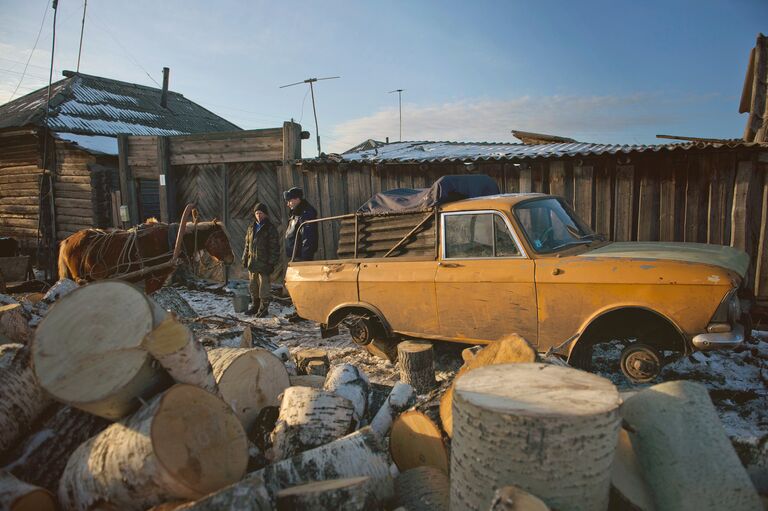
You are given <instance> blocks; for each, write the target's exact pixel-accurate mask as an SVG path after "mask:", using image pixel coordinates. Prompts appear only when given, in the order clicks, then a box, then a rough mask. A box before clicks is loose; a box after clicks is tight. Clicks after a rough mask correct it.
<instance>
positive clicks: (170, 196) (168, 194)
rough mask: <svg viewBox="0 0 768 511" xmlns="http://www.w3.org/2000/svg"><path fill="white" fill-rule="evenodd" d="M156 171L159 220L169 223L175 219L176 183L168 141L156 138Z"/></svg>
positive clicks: (165, 138)
mask: <svg viewBox="0 0 768 511" xmlns="http://www.w3.org/2000/svg"><path fill="white" fill-rule="evenodd" d="M157 167H158V168H157V171H158V175H159V178H158V179H159V182H160V220H161V221H163V222H167V223H171V222H173V221H174V220H175V219H176V214H177V211H176V183H175V181H174V178H173V175H172V172H173V171H172V167H171V154H170V140H169V139H168V137H157Z"/></svg>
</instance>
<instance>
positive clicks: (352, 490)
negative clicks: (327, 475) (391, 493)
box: [277, 477, 381, 511]
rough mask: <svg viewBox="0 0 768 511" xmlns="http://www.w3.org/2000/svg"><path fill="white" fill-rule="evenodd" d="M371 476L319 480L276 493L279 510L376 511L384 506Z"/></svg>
mask: <svg viewBox="0 0 768 511" xmlns="http://www.w3.org/2000/svg"><path fill="white" fill-rule="evenodd" d="M369 481H370V478H368V477H351V478H347V479H330V480H326V481H316V482H313V483H307V484H302V485H300V486H293V487H291V488H286V489H285V490H280V491H278V492H277V510H278V511H294V510H298V509H311V510H313V511H314V510H317V511H360V510H365V511H376V510H377V509H381V505H380V504H379V502H378V500H377V499H376V496H375V495H374V494H373V492H371V490H370V484H369Z"/></svg>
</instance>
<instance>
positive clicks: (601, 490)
mask: <svg viewBox="0 0 768 511" xmlns="http://www.w3.org/2000/svg"><path fill="white" fill-rule="evenodd" d="M478 356H479V355H478ZM619 403H620V398H619V393H618V392H617V390H616V387H614V385H613V384H612V383H611V382H610V381H608V380H607V379H605V378H601V377H599V376H596V375H592V374H589V373H586V372H584V371H579V370H576V369H571V368H563V367H557V366H552V365H547V364H541V363H529V364H503V365H493V366H488V367H481V368H478V369H475V370H472V371H470V372H469V373H467V374H465V375H463V376H462V377H461V378H460V379H459V380H458V381H457V382H456V389H455V393H454V400H453V418H454V437H453V442H452V445H451V509H462V510H464V509H477V510H480V509H483V510H484V509H487V507H488V504H489V502H491V499H492V498H493V495H494V492H495V490H496V489H497V488H500V487H503V486H505V485H507V484H508V483H509V482H510V481H514V482H515V484H516V485H517V486H519V487H520V488H522V489H524V490H526V491H528V492H531V493H532V494H534V495H536V496H537V497H539V498H540V499H542V500H543V501H544V502H546V503H547V505H549V506H550V507H553V508H556V509H559V510H562V511H568V510H571V509H579V510H593V509H594V510H598V509H599V510H604V509H605V508H606V506H607V505H608V492H609V488H610V475H611V470H610V469H611V462H612V461H613V455H614V451H615V449H616V442H617V437H618V429H619V422H620V419H619V414H618V406H619ZM480 425H482V430H481V429H479V427H480ZM576 446H578V447H576Z"/></svg>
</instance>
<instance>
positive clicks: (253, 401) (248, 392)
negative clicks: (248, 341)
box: [208, 348, 290, 431]
mask: <svg viewBox="0 0 768 511" xmlns="http://www.w3.org/2000/svg"><path fill="white" fill-rule="evenodd" d="M208 358H209V359H210V361H211V366H212V367H213V376H214V378H215V379H216V383H217V384H218V386H219V392H220V393H221V397H222V398H223V399H224V401H225V402H227V403H228V404H229V405H230V406H231V407H232V410H234V411H235V414H236V415H237V417H238V418H239V419H240V422H241V423H242V424H243V428H245V430H246V431H250V430H251V428H252V427H253V424H254V421H255V420H256V418H257V417H258V416H259V412H260V411H261V409H262V408H264V407H265V406H278V405H279V404H280V401H279V400H278V396H280V394H282V393H283V391H284V390H285V389H286V388H288V386H289V385H290V380H289V378H288V371H286V369H285V366H284V365H283V363H282V362H281V361H280V359H279V358H277V357H276V356H274V355H273V354H272V353H270V352H269V351H267V350H265V349H262V348H250V349H248V348H216V349H212V350H210V351H209V352H208Z"/></svg>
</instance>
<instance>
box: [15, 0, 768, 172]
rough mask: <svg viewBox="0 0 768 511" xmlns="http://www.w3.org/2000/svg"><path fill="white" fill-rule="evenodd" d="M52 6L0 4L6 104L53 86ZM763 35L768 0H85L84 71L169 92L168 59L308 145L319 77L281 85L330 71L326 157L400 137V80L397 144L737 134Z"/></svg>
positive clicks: (71, 59)
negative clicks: (750, 67) (537, 135)
mask: <svg viewBox="0 0 768 511" xmlns="http://www.w3.org/2000/svg"><path fill="white" fill-rule="evenodd" d="M83 6H84V3H83V0H59V6H58V12H57V19H56V44H55V52H54V81H55V80H57V79H61V71H62V70H65V69H67V70H74V69H76V67H77V58H78V46H79V42H80V31H81V24H82V18H83ZM53 14H54V12H53V10H52V9H51V0H0V104H2V103H5V102H7V101H8V100H9V99H11V97H12V94H13V93H14V90H16V92H15V95H14V96H13V97H14V98H16V97H20V96H22V95H24V94H27V93H29V92H32V91H34V90H37V89H39V88H41V87H44V86H46V85H47V83H48V73H49V68H50V60H51V47H52V35H53ZM41 27H42V28H41ZM761 31H762V32H764V33H765V32H768V0H731V1H726V0H721V1H714V0H690V1H689V0H665V1H656V0H647V1H643V2H637V1H630V0H613V1H607V0H606V1H598V0H595V1H593V0H582V1H578V2H575V1H555V0H538V1H513V0H508V1H482V0H473V1H471V2H460V1H452V0H444V1H418V0H411V1H400V0H390V1H387V2H372V1H364V0H361V1H357V2H352V1H347V2H342V1H336V0H323V1H304V2H298V1H292V0H280V1H260V0H250V1H246V0H241V1H236V0H217V1H216V2H211V1H201V0H183V1H182V0H161V1H158V0H154V1H147V0H131V1H117V0H90V1H89V2H88V4H87V10H86V18H85V30H84V36H83V48H82V54H81V62H80V71H81V72H83V73H87V74H93V75H99V76H104V77H108V78H113V79H117V80H123V81H127V82H133V83H139V84H142V85H149V86H159V85H158V84H160V83H162V68H163V67H164V66H167V67H170V69H171V73H170V88H171V90H174V91H176V92H179V93H181V94H183V95H184V96H185V97H187V98H188V99H190V100H192V101H195V102H197V103H199V104H200V105H202V106H204V107H206V108H208V109H209V110H212V111H213V112H215V113H217V114H218V115H220V116H222V117H224V118H226V119H228V120H229V121H231V122H233V123H235V124H237V125H238V126H240V127H242V128H245V129H257V128H269V127H276V126H281V125H282V123H283V121H287V120H290V119H294V120H295V121H297V122H300V123H301V125H302V127H303V129H304V130H307V131H309V132H311V139H310V140H305V141H304V143H303V146H302V154H303V156H305V157H311V156H315V155H316V154H317V148H316V142H315V138H314V137H315V133H316V131H315V126H314V120H313V115H312V101H311V97H310V96H309V94H308V93H309V89H308V87H307V86H306V85H305V84H301V85H299V86H296V87H289V88H282V89H281V88H279V87H280V86H281V85H285V84H289V83H293V82H298V81H301V80H304V79H306V78H310V77H318V78H322V77H329V76H340V77H341V78H339V79H336V80H325V81H320V82H318V83H316V84H315V94H316V97H315V99H316V101H317V115H318V120H319V125H320V137H321V144H322V150H323V152H343V151H345V150H347V149H349V148H350V147H352V146H354V145H357V144H358V143H360V142H362V141H364V140H366V139H369V138H374V139H377V140H385V139H386V138H387V137H388V138H389V140H390V141H396V140H399V138H400V134H399V113H398V98H397V94H389V93H388V91H391V90H394V89H404V92H403V95H402V101H403V105H402V123H403V134H402V136H403V140H450V141H484V142H515V141H516V140H515V139H514V137H513V135H512V133H511V130H513V129H514V130H523V131H534V132H544V133H550V134H556V135H561V136H567V137H571V138H575V139H577V140H579V141H585V142H600V143H621V144H631V143H641V144H654V143H663V142H664V141H663V140H659V139H657V138H656V135H657V134H673V135H684V136H695V137H710V138H740V137H741V136H742V132H743V129H744V125H745V123H746V115H745V114H739V113H738V103H739V98H740V96H741V90H742V87H743V82H744V74H745V71H746V66H747V61H748V57H749V50H750V49H751V48H752V47H753V46H754V44H755V37H756V36H757V34H758V33H759V32H761ZM38 33H39V38H38ZM36 40H37V45H36V46H35V42H36ZM33 48H35V49H34V52H33ZM28 60H29V65H28V66H27V68H26V71H25V64H26V63H27V61H28ZM17 88H18V89H17Z"/></svg>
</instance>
